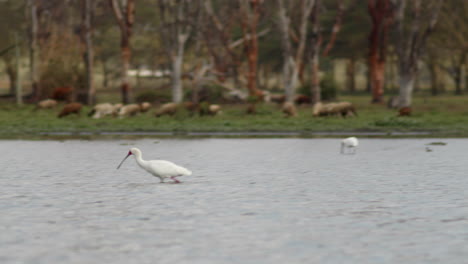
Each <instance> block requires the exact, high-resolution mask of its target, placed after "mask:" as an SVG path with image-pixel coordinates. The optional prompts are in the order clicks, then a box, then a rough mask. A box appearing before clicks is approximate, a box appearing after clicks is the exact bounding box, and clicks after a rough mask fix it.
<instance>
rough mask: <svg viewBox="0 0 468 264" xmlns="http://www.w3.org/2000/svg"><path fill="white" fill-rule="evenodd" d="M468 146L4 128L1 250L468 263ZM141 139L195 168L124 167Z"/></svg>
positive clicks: (38, 258)
mask: <svg viewBox="0 0 468 264" xmlns="http://www.w3.org/2000/svg"><path fill="white" fill-rule="evenodd" d="M436 141H437V142H438V141H443V142H445V143H447V144H446V145H430V146H429V145H427V144H429V143H431V142H436ZM467 145H468V139H443V140H441V139H361V140H360V146H359V149H358V150H357V154H356V155H340V154H339V139H292V138H289V139H140V140H97V141H85V140H83V141H80V140H66V141H17V140H11V141H9V140H6V141H0V152H1V154H0V156H1V159H0V168H1V170H0V213H1V214H0V263H67V264H68V263H112V264H115V263H122V264H124V263H125V264H126V263H158V264H161V263H200V264H202V263H203V264H206V263H208V264H210V263H216V264H218V263H242V264H244V263H268V264H271V263H278V264H285V263H466V261H467V259H468V200H467V189H468V163H467V147H466V146H467ZM132 146H136V147H139V148H140V149H141V150H142V152H143V158H144V159H167V160H171V161H173V162H175V163H177V164H179V165H182V166H184V167H187V168H189V169H191V170H192V171H193V175H192V176H188V177H181V178H180V180H181V181H183V183H181V184H173V183H164V184H160V183H159V179H157V178H154V177H152V176H151V175H149V174H148V173H146V172H145V171H143V170H142V169H141V168H139V167H138V165H137V164H136V162H135V161H134V159H133V158H129V159H128V160H127V161H126V162H125V163H124V164H123V166H122V168H121V169H120V170H116V166H117V165H118V164H119V162H120V161H121V160H122V159H123V158H124V156H125V155H126V153H127V151H128V148H130V147H132ZM427 148H428V149H427ZM168 182H169V181H168Z"/></svg>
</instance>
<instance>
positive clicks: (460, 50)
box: [431, 0, 468, 95]
mask: <svg viewBox="0 0 468 264" xmlns="http://www.w3.org/2000/svg"><path fill="white" fill-rule="evenodd" d="M467 12H468V4H466V3H465V4H460V2H459V1H456V0H448V1H445V2H444V4H443V6H442V10H441V14H440V15H441V18H440V22H439V23H438V27H437V29H438V32H437V34H435V35H436V36H434V37H435V38H431V40H432V41H433V42H435V43H437V46H438V47H439V50H440V49H441V48H442V49H444V50H445V51H446V52H445V53H448V54H446V57H450V58H451V59H450V64H451V65H450V66H448V67H445V66H444V67H442V68H443V69H445V70H446V71H447V73H449V75H450V76H452V78H453V80H454V81H455V94H457V95H460V94H462V93H463V92H465V91H466V89H467V88H468V87H467V79H466V77H467V76H466V71H467V70H468V69H467V63H468V61H467V60H468V16H467V15H466V14H467ZM439 53H440V52H439Z"/></svg>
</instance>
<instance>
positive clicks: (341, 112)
mask: <svg viewBox="0 0 468 264" xmlns="http://www.w3.org/2000/svg"><path fill="white" fill-rule="evenodd" d="M57 106H58V101H57V100H54V99H46V100H42V101H40V102H39V103H38V104H37V107H36V108H37V109H52V108H56V107H57ZM152 107H153V106H152V105H151V103H149V102H143V103H138V104H127V105H123V104H120V103H118V104H111V103H100V104H96V105H94V106H93V107H92V109H91V111H90V112H89V113H88V116H90V117H92V118H94V119H98V118H102V117H105V116H114V117H119V118H124V117H130V116H135V115H136V114H138V113H144V112H148V111H149V110H150V109H151V108H152ZM82 108H83V105H82V104H81V103H77V102H73V103H67V104H65V105H64V106H63V107H62V108H61V110H60V111H59V113H58V115H57V116H58V117H59V118H61V117H64V116H68V115H71V114H77V115H79V114H80V113H81V110H82ZM180 109H185V110H187V111H188V112H190V113H198V114H199V115H201V116H203V115H211V116H214V115H218V114H220V113H221V106H220V105H218V104H208V103H200V104H195V103H192V102H184V103H181V104H177V103H166V104H162V105H161V106H159V107H158V108H157V109H156V111H155V113H154V115H155V116H156V117H160V116H164V115H174V114H175V113H176V112H177V111H179V110H180ZM281 110H282V112H283V113H284V114H285V116H287V117H294V116H297V110H296V107H295V105H294V103H291V102H284V103H282V106H281ZM312 114H313V116H316V117H318V116H342V117H351V116H356V115H357V113H356V109H355V107H354V105H353V104H352V103H350V102H336V103H326V104H324V103H317V104H315V105H314V106H313V109H312Z"/></svg>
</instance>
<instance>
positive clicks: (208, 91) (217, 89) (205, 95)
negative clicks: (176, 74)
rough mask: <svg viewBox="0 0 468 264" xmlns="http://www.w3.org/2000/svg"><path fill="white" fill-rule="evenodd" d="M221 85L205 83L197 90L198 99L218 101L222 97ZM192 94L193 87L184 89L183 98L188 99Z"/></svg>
mask: <svg viewBox="0 0 468 264" xmlns="http://www.w3.org/2000/svg"><path fill="white" fill-rule="evenodd" d="M223 89H224V88H223V87H222V86H220V85H217V84H206V85H202V86H201V87H200V90H199V91H198V101H199V102H203V101H207V102H211V103H214V102H218V101H219V100H220V99H221V98H222V97H223ZM192 96H193V89H185V98H186V99H187V100H190V99H191V98H192Z"/></svg>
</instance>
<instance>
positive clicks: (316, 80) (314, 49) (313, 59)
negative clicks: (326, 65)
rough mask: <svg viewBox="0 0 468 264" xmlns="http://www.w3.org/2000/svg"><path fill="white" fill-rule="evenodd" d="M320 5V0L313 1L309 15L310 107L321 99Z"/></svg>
mask: <svg viewBox="0 0 468 264" xmlns="http://www.w3.org/2000/svg"><path fill="white" fill-rule="evenodd" d="M321 6H322V3H321V0H316V1H315V6H314V9H313V10H312V14H311V21H312V23H313V27H312V38H311V42H310V54H309V62H310V70H311V72H310V77H311V78H310V81H311V83H310V84H311V86H310V92H311V97H312V98H311V103H312V105H314V104H316V103H319V102H320V101H321V100H322V98H321V89H320V76H319V70H320V61H319V60H320V58H319V55H320V46H321V45H322V37H321V34H320V9H321Z"/></svg>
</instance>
